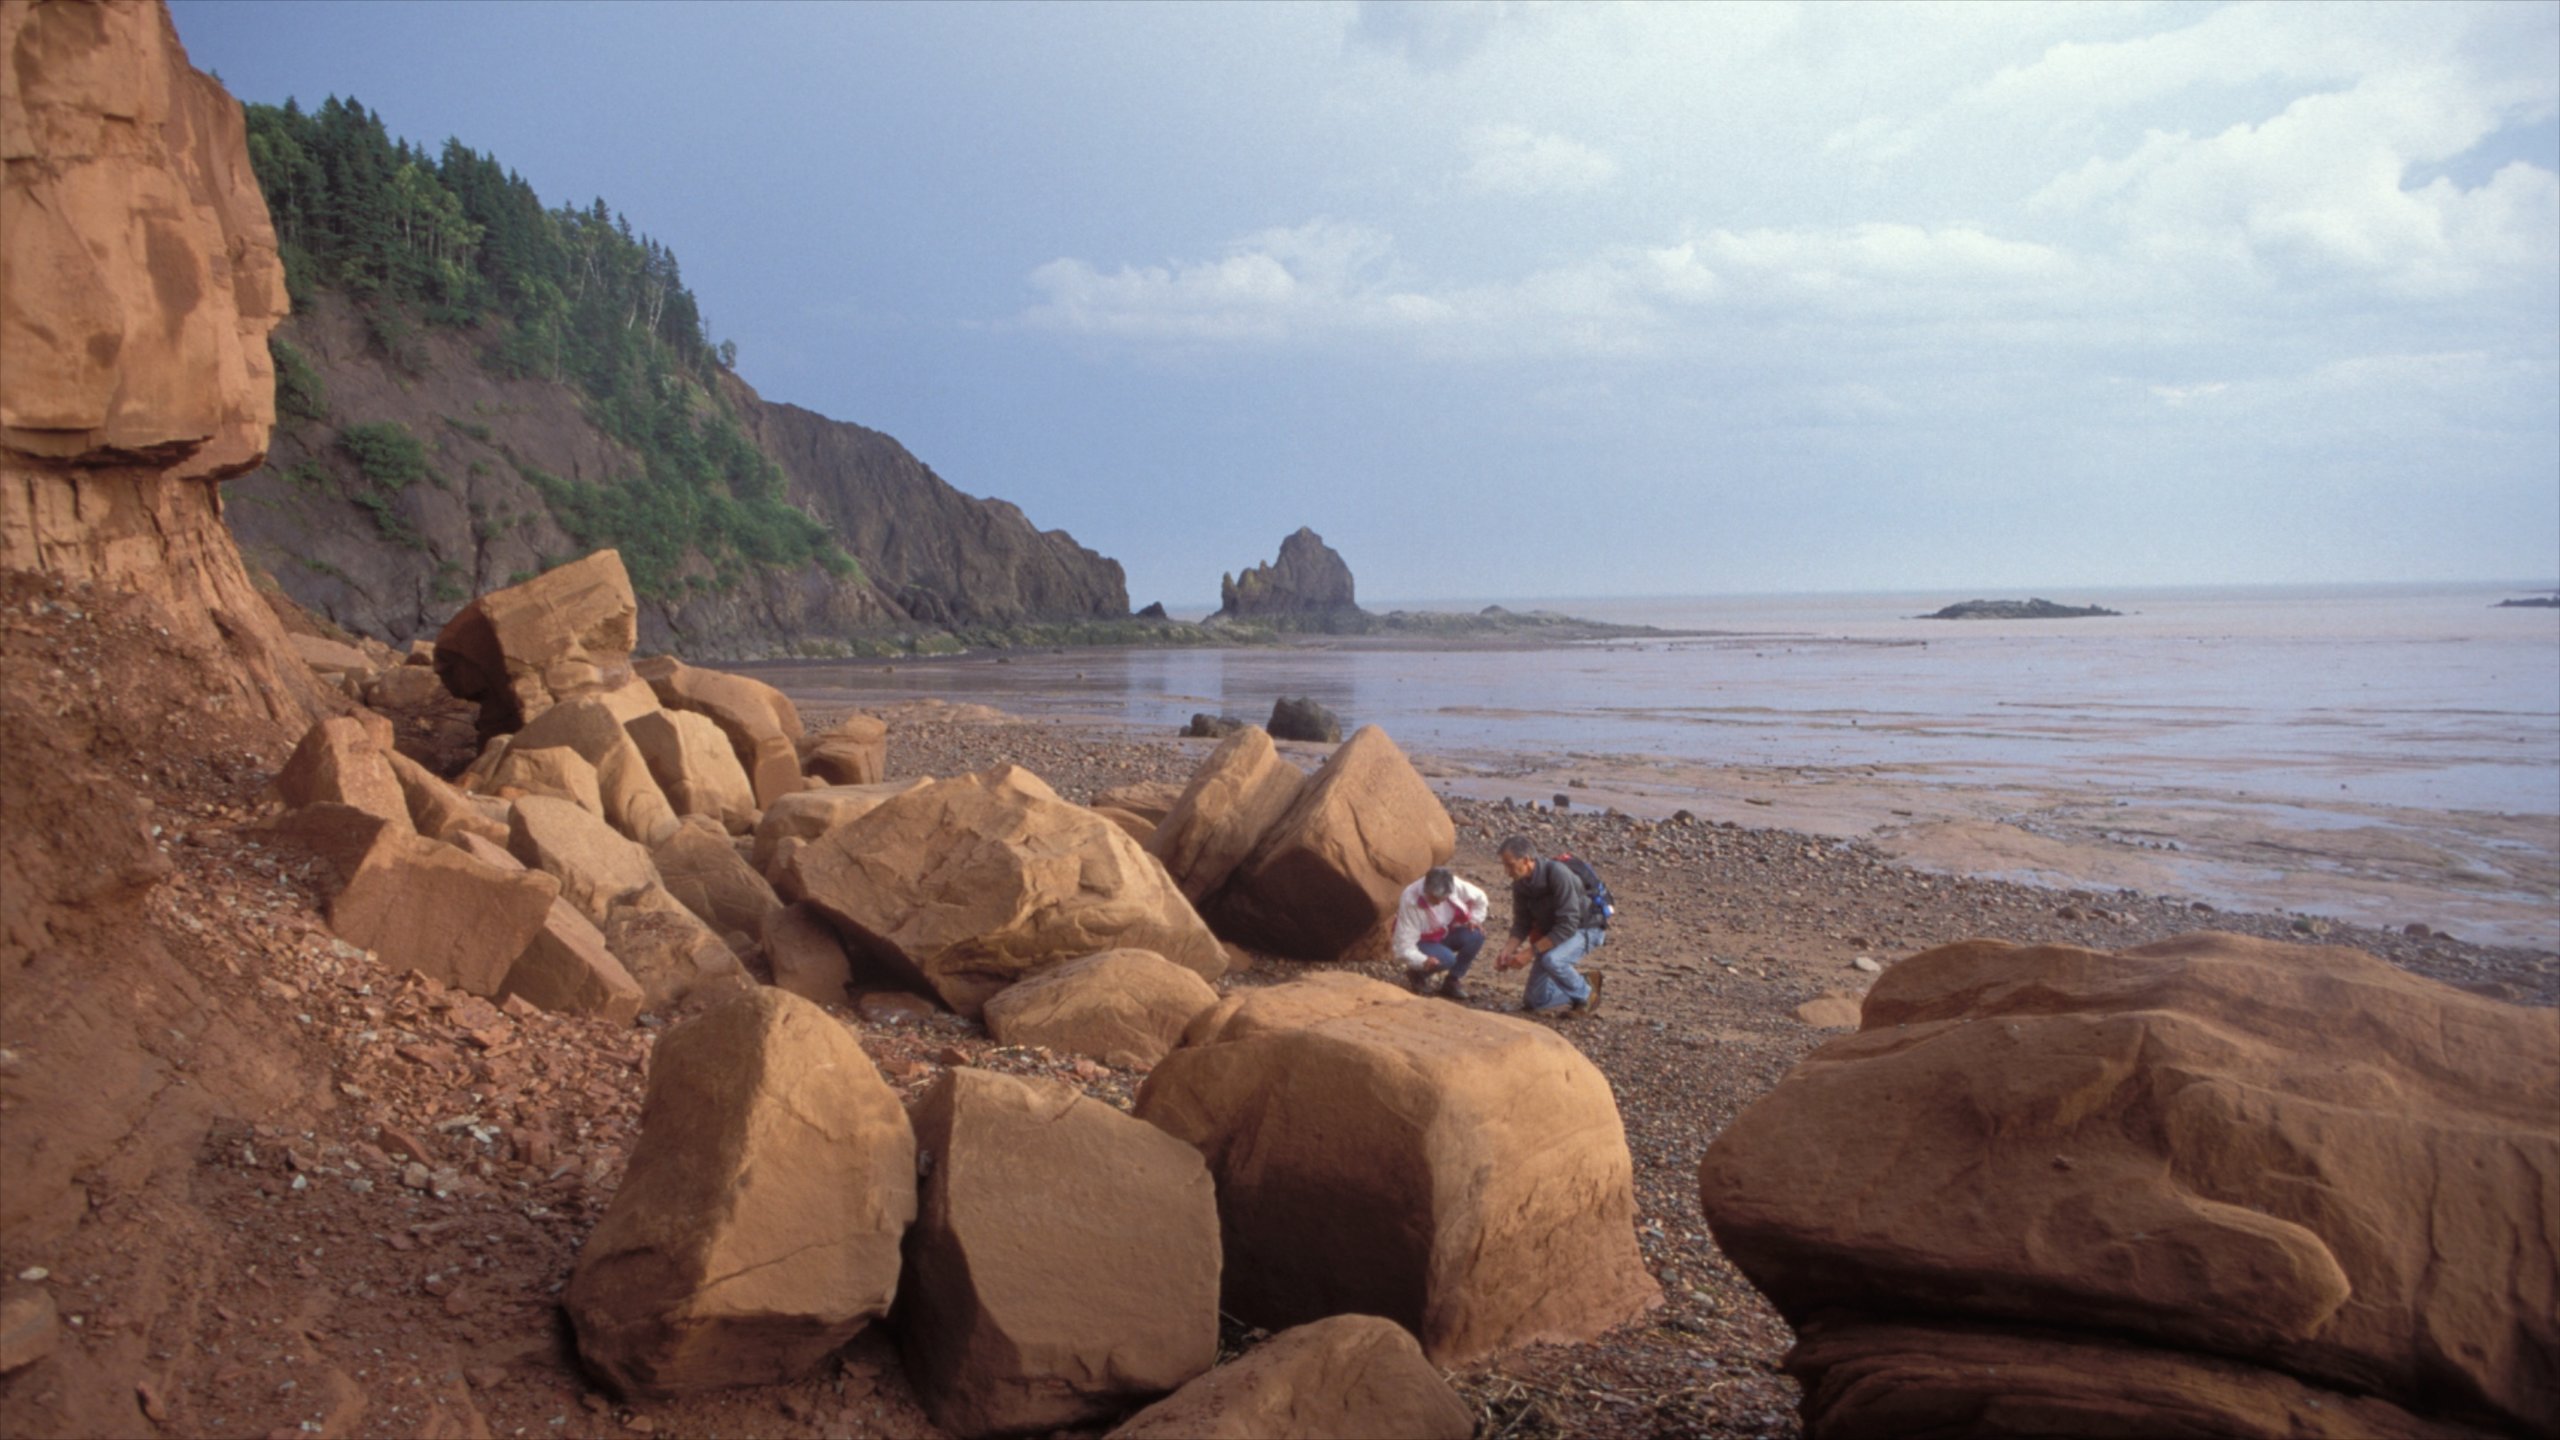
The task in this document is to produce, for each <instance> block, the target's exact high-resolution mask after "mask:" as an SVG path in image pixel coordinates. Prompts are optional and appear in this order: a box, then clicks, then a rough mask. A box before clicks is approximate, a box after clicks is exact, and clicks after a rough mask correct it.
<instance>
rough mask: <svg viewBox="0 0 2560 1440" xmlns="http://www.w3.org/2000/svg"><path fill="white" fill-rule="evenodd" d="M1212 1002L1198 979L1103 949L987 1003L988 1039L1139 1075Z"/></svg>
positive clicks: (1169, 965) (1145, 955) (1147, 958)
mask: <svg viewBox="0 0 2560 1440" xmlns="http://www.w3.org/2000/svg"><path fill="white" fill-rule="evenodd" d="M1217 1003H1218V992H1217V991H1216V990H1214V989H1212V988H1211V987H1210V985H1209V982H1208V981H1206V980H1203V979H1201V978H1200V977H1199V976H1198V975H1197V974H1195V973H1193V972H1191V971H1189V970H1185V969H1183V968H1182V967H1181V966H1179V965H1176V964H1174V963H1173V962H1172V961H1170V960H1167V959H1165V958H1164V957H1163V956H1161V955H1156V954H1151V953H1149V952H1148V951H1145V950H1106V951H1104V952H1103V953H1102V954H1099V955H1087V956H1085V957H1084V958H1083V959H1081V960H1069V961H1067V962H1066V963H1064V964H1062V965H1053V966H1051V967H1049V968H1048V969H1046V970H1043V971H1041V972H1039V973H1038V974H1036V975H1033V976H1031V977H1029V978H1028V979H1025V980H1021V981H1018V982H1016V983H1015V984H1012V985H1008V986H1006V987H1005V988H1004V989H1003V990H1000V991H998V992H997V993H996V994H995V996H994V997H993V998H991V999H989V1000H988V1001H987V1008H986V1016H985V1018H986V1024H987V1033H988V1034H989V1035H992V1036H994V1037H995V1039H996V1040H997V1042H998V1043H1000V1044H1005V1045H1043V1046H1046V1047H1048V1048H1049V1049H1051V1050H1057V1051H1063V1052H1065V1053H1067V1054H1070V1055H1090V1056H1093V1057H1094V1058H1095V1059H1097V1060H1105V1061H1108V1062H1110V1063H1111V1064H1114V1065H1120V1066H1127V1067H1132V1068H1143V1067H1145V1066H1149V1065H1153V1064H1154V1063H1156V1062H1157V1061H1158V1060H1161V1059H1163V1058H1164V1057H1165V1054H1166V1052H1168V1051H1170V1050H1172V1049H1173V1047H1174V1046H1175V1045H1176V1044H1177V1043H1179V1042H1180V1041H1181V1039H1182V1031H1183V1027H1185V1026H1187V1025H1189V1024H1190V1023H1191V1022H1192V1021H1193V1020H1194V1019H1195V1018H1197V1017H1198V1016H1199V1015H1201V1014H1202V1013H1203V1012H1205V1011H1207V1010H1208V1009H1209V1007H1211V1006H1213V1005H1215V1004H1217Z"/></svg>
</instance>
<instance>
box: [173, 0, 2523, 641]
mask: <svg viewBox="0 0 2560 1440" xmlns="http://www.w3.org/2000/svg"><path fill="white" fill-rule="evenodd" d="M173 8H174V10H175V13H176V16H177V23H178V29H179V33H180V35H181V37H182V38H183V39H184V40H185V42H186V44H187V47H188V50H189V53H190V54H191V56H192V57H193V59H194V60H195V62H196V64H197V65H199V66H201V67H203V68H205V69H208V70H213V71H215V72H217V73H219V74H220V75H221V76H222V78H223V79H224V80H225V81H226V82H227V83H228V84H229V85H230V87H231V90H232V91H233V93H234V94H236V95H238V96H240V97H241V98H242V99H244V100H261V101H267V102H270V103H274V102H281V101H282V100H284V99H285V98H286V97H287V96H294V97H298V98H299V99H300V100H301V101H302V102H303V103H304V105H306V106H310V105H314V104H317V103H318V102H319V101H320V100H321V99H322V98H323V97H325V96H327V95H330V94H338V95H353V96H355V97H356V98H358V99H361V100H362V101H363V102H364V103H365V104H367V105H369V106H371V107H373V108H374V109H376V110H378V111H379V112H381V114H382V116H383V118H384V120H385V121H386V122H387V124H388V125H389V126H390V128H391V130H392V132H393V134H395V135H400V136H406V137H408V138H411V139H413V140H418V141H422V142H425V143H427V144H429V145H430V146H438V145H441V143H442V142H443V140H444V139H445V138H446V137H447V136H449V135H450V136H455V137H459V138H460V139H461V140H462V141H463V142H464V143H465V144H467V145H470V146H471V147H473V148H474V149H478V150H482V151H487V152H492V153H494V154H495V155H496V156H497V157H498V158H499V160H500V161H502V162H503V163H505V164H508V165H510V166H512V167H514V168H515V169H517V170H518V171H520V172H521V173H522V174H523V175H524V176H525V178H526V179H528V180H529V181H531V182H532V183H533V185H534V187H535V188H536V189H537V190H538V191H539V192H540V193H541V194H542V196H543V198H544V199H545V200H546V201H547V202H549V203H552V204H555V205H556V204H559V203H561V202H564V201H577V202H580V203H584V202H586V201H588V200H591V199H594V198H596V197H598V196H601V197H603V198H604V199H605V200H606V201H608V202H609V203H611V204H612V205H613V206H614V207H615V208H616V209H617V210H620V211H623V212H626V213H628V214H629V215H630V217H631V220H632V223H633V225H634V226H635V227H636V228H638V229H640V230H642V231H645V232H647V233H649V234H652V235H654V236H656V237H657V238H658V239H660V240H661V241H664V242H665V243H667V244H668V245H669V246H671V247H672V248H673V249H674V250H675V252H676V254H677V256H678V257H679V259H680V260H681V261H682V263H683V266H684V273H685V277H686V279H687V281H688V283H689V284H690V285H691V286H692V288H693V290H694V293H695V295H696V296H697V297H698V298H699V299H700V301H701V303H702V306H703V310H704V313H705V315H706V316H707V317H708V319H709V322H710V329H711V332H712V334H713V335H714V337H715V338H726V339H731V340H735V341H736V342H737V344H738V348H739V367H738V368H739V373H740V374H741V375H743V376H744V377H745V378H746V379H747V380H748V381H749V382H750V383H752V384H753V385H755V386H756V388H757V389H758V390H760V391H761V392H762V393H763V394H764V395H766V396H767V397H768V398H772V399H778V400H788V401H792V402H795V403H797V404H801V405H805V406H808V407H810V408H812V409H815V410H818V411H821V412H823V413H825V414H828V415H832V416H835V417H837V418H840V419H846V420H854V421H858V422H860V423H862V424H865V425H869V426H873V427H875V428H878V429H881V430H885V431H887V432H889V433H890V434H892V435H895V436H897V437H898V438H899V439H900V440H901V441H903V442H905V443H906V445H907V446H908V448H910V449H911V450H913V451H915V453H916V454H917V455H919V456H920V457H922V458H923V459H924V461H925V462H926V463H927V464H929V465H931V466H933V467H934V469H935V470H936V471H937V472H939V473H940V474H941V475H942V476H943V478H944V479H946V480H948V481H950V482H951V483H952V484H954V485H956V486H958V487H959V488H961V489H963V490H966V491H969V492H971V493H973V494H980V495H997V496H1002V497H1003V498H1005V499H1008V500H1011V501H1014V502H1016V503H1017V504H1019V505H1021V506H1022V507H1023V508H1024V509H1025V510H1026V511H1027V512H1029V514H1030V515H1031V518H1032V519H1033V520H1034V521H1035V522H1036V523H1038V524H1040V525H1042V526H1044V527H1057V528H1064V529H1066V530H1069V531H1071V532H1073V533H1074V535H1075V536H1076V538H1077V539H1079V540H1080V541H1082V542H1084V543H1085V544H1087V545H1089V546H1092V547H1093V548H1095V549H1097V550H1100V551H1102V552H1103V553H1105V554H1108V555H1110V556H1113V557H1114V558H1116V559H1118V560H1120V561H1121V562H1122V563H1123V564H1124V565H1126V566H1127V567H1128V571H1129V584H1130V593H1131V599H1132V601H1133V602H1134V603H1138V604H1144V603H1145V602H1147V601H1149V600H1152V599H1163V600H1166V601H1168V602H1171V603H1173V604H1175V605H1176V606H1177V608H1179V607H1180V606H1181V605H1182V604H1183V603H1184V602H1188V601H1196V600H1204V599H1206V600H1213V599H1214V597H1215V595H1216V592H1217V584H1218V576H1219V574H1220V572H1222V571H1232V570H1237V569H1241V568H1243V567H1244V566H1246V565H1248V564H1252V563H1255V562H1257V561H1261V560H1267V559H1269V558H1270V557H1271V555H1272V554H1273V552H1274V551H1275V550H1276V549H1277V547H1278V543H1279V540H1280V538H1281V537H1282V536H1283V535H1285V534H1286V533H1288V532H1289V531H1291V530H1293V529H1295V528H1297V527H1298V526H1300V525H1310V526H1313V527H1314V528H1315V529H1316V530H1317V531H1318V532H1320V533H1321V534H1323V535H1324V537H1325V538H1326V539H1327V540H1328V541H1329V542H1331V543H1332V544H1333V545H1334V546H1335V548H1337V549H1339V550H1340V551H1341V552H1342V553H1343V555H1344V557H1345V558H1346V559H1348V560H1349V562H1350V563H1351V566H1352V569H1353V571H1354V573H1355V574H1356V575H1357V576H1358V579H1359V585H1360V594H1361V598H1362V599H1363V600H1364V601H1394V600H1400V599H1414V598H1432V597H1448V596H1497V595H1498V596H1517V597H1523V598H1534V597H1564V596H1592V595H1621V594H1660V593H1691V592H1701V593H1713V592H1742V591H1769V590H1858V589H1906V590H1907V589H1931V588H1943V589H1945V590H1947V591H1949V592H1950V594H1951V595H1952V594H1953V592H1956V591H1962V592H1964V593H1965V594H1966V595H1975V594H1989V593H1993V592H2012V591H2021V590H2025V589H2029V588H2032V589H2034V590H2036V591H2037V593H2049V594H2052V595H2053V596H2054V597H2055V598H2057V599H2067V598H2070V595H2071V594H2072V593H2075V592H2077V591H2080V590H2083V589H2087V588H2091V587H2108V586H2125V585H2143V584H2184V583H2220V582H2256V581H2270V582H2298V581H2317V580H2326V579H2350V580H2430V579H2482V580H2501V581H2540V582H2541V583H2543V584H2546V585H2547V584H2550V583H2552V581H2553V579H2554V577H2555V576H2560V176H2555V171H2560V124H2555V113H2556V112H2560V5H2552V4H2539V3H2513V4H2491V5H2482V6H2467V5H2459V4H2449V3H2427V4H2419V5H2411V6H2391V5H2378V4H2364V3H2353V4H2342V5H2321V4H2279V5H2270V6H2256V5H2235V6H2228V7H2225V6H2213V5H2149V4H2097V3H2084V4H2068V5H2054V6H2041V5H2028V4H2008V3H2002V4H1990V5H1979V6H1969V5H1968V6H1935V5H1919V4H1907V5H1892V6H1884V5H1872V6H1870V5H1847V4H1812V5H1785V4H1774V5H1749V4H1737V3H1722V4H1713V5H1698V4H1689V5H1668V6H1626V7H1619V6H1604V5H1592V4H1565V5H1548V4H1523V3H1491V4H1471V5H1461V4H1441V5H1419V4H1395V5H1384V6H1335V5H1322V4H1277V5H1268V6H1255V5H1248V4H1218V5H1212V6H1199V7H1190V6H1181V5H1171V4H1136V5H1127V6H1107V5H1082V4H1056V5H1020V6H1016V5H995V4H977V5H914V4H900V5H876V6H851V5H844V6H839V5H826V4H800V3H792V4H777V5H752V4H727V3H724V4H716V5H701V6H696V5H687V4H674V3H651V4H465V3H451V0H437V3H432V4H423V5H407V4H396V3H378V0H366V3H345V4H339V3H311V0H291V3H282V4H266V3H249V0H178V3H176V4H175V5H174V7H173Z"/></svg>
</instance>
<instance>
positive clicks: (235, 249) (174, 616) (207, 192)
mask: <svg viewBox="0 0 2560 1440" xmlns="http://www.w3.org/2000/svg"><path fill="white" fill-rule="evenodd" d="M0 64H5V67H6V68H5V73H6V75H7V77H8V81H7V84H6V86H5V87H0V160H5V162H6V169H7V173H6V177H5V179H0V377H5V383H4V384H0V568H7V569H18V570H35V571H42V572H44V573H46V574H49V575H53V576H57V577H59V578H62V579H65V580H86V581H95V582H98V583H101V584H105V585H109V586H113V587H115V588H117V589H121V590H129V591H134V592H137V593H139V594H142V595H145V596H148V597H150V598H151V599H153V600H155V601H157V602H159V603H160V604H161V606H162V607H163V608H164V609H166V610H167V611H168V616H167V619H168V624H169V626H170V627H171V629H172V630H173V632H175V633H177V634H178V635H179V636H180V638H182V639H183V640H186V641H188V642H190V643H194V644H197V645H201V646H205V647H208V648H211V649H214V650H217V651H221V652H227V653H228V654H229V655H230V656H231V658H232V660H233V661H234V663H235V665H236V674H232V675H225V676H221V677H220V678H221V679H223V680H225V681H227V682H228V689H229V693H228V694H227V695H226V696H225V697H224V698H225V699H226V700H228V701H231V702H236V703H240V704H243V705H245V706H246V707H247V711H248V713H251V714H257V715H263V716H267V717H269V718H271V719H273V720H275V721H277V722H280V723H283V724H286V725H288V726H290V727H291V728H292V729H293V730H299V729H301V728H302V727H303V725H305V724H307V723H308V722H309V720H310V718H311V717H312V716H314V715H320V714H327V713H330V711H332V710H333V709H336V708H341V707H337V706H334V705H332V704H330V703H329V702H327V701H325V700H324V699H322V692H321V691H320V689H319V687H318V686H317V685H316V684H315V683H314V682H313V680H312V678H311V675H310V673H309V671H307V670H306V669H305V668H304V667H303V666H302V665H301V663H300V662H299V661H298V660H297V659H296V658H295V657H294V654H293V651H292V650H291V648H290V646H289V644H288V642H287V641H286V639H285V636H284V632H283V630H282V628H281V627H280V626H279V625H278V624H277V623H276V620H275V617H274V615H273V613H272V612H271V611H269V610H268V609H267V607H266V605H265V603H264V602H263V601H261V600H260V599H259V598H258V595H257V592H256V591H255V590H254V589H253V588H252V587H251V586H250V583H249V576H248V571H247V570H246V568H245V567H244V566H243V565H242V564H241V562H240V553H239V550H238V549H237V548H236V547H235V546H234V545H233V544H232V541H231V536H230V534H229V532H227V531H226V530H225V529H224V528H223V524H222V502H221V500H220V499H219V498H218V497H217V495H216V493H215V489H214V482H218V481H221V480H224V479H228V478H230V477H232V476H234V475H238V474H241V473H243V472H245V471H247V470H250V469H252V468H254V467H255V466H256V465H257V464H258V462H259V461H260V460H261V459H262V458H264V456H265V454H266V448H267V434H268V430H269V427H270V426H271V425H272V424H273V423H274V420H275V376H274V371H273V368H272V365H271V362H270V361H269V359H268V357H267V332H268V331H269V330H271V329H273V328H274V327H275V324H276V321H277V320H278V319H279V318H281V317H282V316H283V314H284V312H285V294H284V269H283V266H282V265H281V264H280V263H279V262H278V261H277V259H276V240H275V231H274V229H273V227H272V226H271V225H270V224H269V222H268V219H267V207H266V202H265V201H264V200H263V199H262V198H261V197H260V195H259V193H258V184H257V180H256V178H255V177H254V176H253V175H252V174H251V173H250V170H249V157H248V146H247V138H246V137H247V130H246V126H245V125H244V123H243V121H242V119H241V114H240V107H239V105H238V103H237V102H235V101H233V100H232V99H231V97H230V96H228V95H226V94H224V93H223V90H222V87H221V86H220V85H219V84H218V83H216V82H215V81H214V80H212V79H211V78H210V77H208V76H205V75H203V74H201V73H199V72H198V71H197V70H196V69H195V68H194V67H193V66H191V65H189V64H188V63H187V57H186V52H185V50H184V49H182V48H181V47H180V46H179V44H178V37H177V32H176V30H175V29H174V28H173V27H172V26H171V24H170V21H169V17H168V14H167V12H166V11H165V10H163V9H162V8H161V7H159V6H156V5H153V6H145V5H130V4H119V5H87V4H41V5H40V4H29V3H25V0H9V3H6V4H0Z"/></svg>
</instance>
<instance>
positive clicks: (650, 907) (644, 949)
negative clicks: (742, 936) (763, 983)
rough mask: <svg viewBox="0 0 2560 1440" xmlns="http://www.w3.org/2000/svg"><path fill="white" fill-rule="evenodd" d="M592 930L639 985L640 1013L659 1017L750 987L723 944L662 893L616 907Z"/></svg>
mask: <svg viewBox="0 0 2560 1440" xmlns="http://www.w3.org/2000/svg"><path fill="white" fill-rule="evenodd" d="M597 928H598V929H600V930H601V931H603V933H604V944H605V948H606V949H607V950H610V951H612V952H613V958H615V959H616V960H619V961H621V962H622V968H623V969H625V970H627V971H629V972H630V973H631V978H632V979H634V980H636V981H638V982H640V993H641V995H642V997H643V998H642V1008H644V1009H649V1010H656V1011H660V1012H664V1011H666V1010H668V1009H671V1008H673V1007H674V1006H676V1005H678V1004H680V1003H682V1002H685V1001H688V1000H690V1001H694V1002H696V1003H703V1002H707V1001H709V1000H711V999H713V998H715V997H717V996H720V995H723V994H725V993H727V992H728V991H731V990H738V989H748V988H752V987H753V986H754V984H755V977H754V976H751V975H749V974H748V973H747V971H746V967H745V966H743V965H740V964H739V963H738V955H737V952H736V951H734V950H731V949H730V948H729V944H728V942H727V941H725V940H723V939H721V938H720V937H719V935H717V934H716V933H714V932H713V931H712V929H711V927H710V926H708V925H705V924H703V923H702V920H701V918H700V917H698V916H696V915H695V914H694V913H693V912H692V911H690V910H687V909H686V908H684V906H682V905H680V904H678V903H677V902H676V900H675V898H674V897H673V896H671V895H669V894H668V893H667V892H666V891H664V890H662V889H651V890H647V891H644V892H642V893H641V894H640V895H638V896H637V897H635V898H633V899H630V900H622V901H616V902H615V903H614V905H613V906H612V908H611V909H609V910H607V911H606V912H605V915H604V919H603V920H602V921H601V922H599V924H598V926H597Z"/></svg>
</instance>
